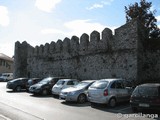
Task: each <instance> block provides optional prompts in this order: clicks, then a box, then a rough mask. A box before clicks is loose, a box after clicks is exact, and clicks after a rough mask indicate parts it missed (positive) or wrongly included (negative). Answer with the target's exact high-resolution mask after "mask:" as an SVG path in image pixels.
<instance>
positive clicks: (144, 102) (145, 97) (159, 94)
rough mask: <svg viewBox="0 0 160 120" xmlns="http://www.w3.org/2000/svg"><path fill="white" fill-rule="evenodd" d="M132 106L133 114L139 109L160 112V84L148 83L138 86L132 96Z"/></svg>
mask: <svg viewBox="0 0 160 120" xmlns="http://www.w3.org/2000/svg"><path fill="white" fill-rule="evenodd" d="M130 104H131V108H132V110H133V112H137V111H138V110H139V109H153V110H160V84H159V83H146V84H142V85H139V86H137V87H136V88H135V90H134V91H133V93H132V95H131V98H130Z"/></svg>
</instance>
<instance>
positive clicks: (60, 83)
mask: <svg viewBox="0 0 160 120" xmlns="http://www.w3.org/2000/svg"><path fill="white" fill-rule="evenodd" d="M64 83H65V81H62V80H60V81H58V82H57V85H63V84H64Z"/></svg>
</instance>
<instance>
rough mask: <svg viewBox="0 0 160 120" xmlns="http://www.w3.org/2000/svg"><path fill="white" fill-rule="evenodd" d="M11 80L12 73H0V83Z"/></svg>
mask: <svg viewBox="0 0 160 120" xmlns="http://www.w3.org/2000/svg"><path fill="white" fill-rule="evenodd" d="M12 79H13V73H2V75H1V76H0V81H4V82H6V81H9V80H12Z"/></svg>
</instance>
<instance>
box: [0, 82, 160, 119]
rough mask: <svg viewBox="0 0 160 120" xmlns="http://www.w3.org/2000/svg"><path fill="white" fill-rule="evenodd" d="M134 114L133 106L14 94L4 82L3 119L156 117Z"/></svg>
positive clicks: (0, 109)
mask: <svg viewBox="0 0 160 120" xmlns="http://www.w3.org/2000/svg"><path fill="white" fill-rule="evenodd" d="M147 115H148V114H142V113H138V114H134V113H132V111H131V108H130V106H129V103H123V104H119V105H118V106H117V107H115V108H109V107H107V106H104V105H97V106H96V107H94V108H92V107H91V106H90V103H89V102H87V103H85V104H77V103H73V102H70V103H66V102H64V101H63V100H59V99H58V98H53V97H52V96H51V95H50V96H45V97H42V96H33V95H32V94H29V93H27V92H25V91H22V92H13V91H12V90H9V89H6V83H5V82H0V120H151V119H152V118H153V117H155V119H156V120H157V119H159V118H157V116H156V115H152V114H150V116H147Z"/></svg>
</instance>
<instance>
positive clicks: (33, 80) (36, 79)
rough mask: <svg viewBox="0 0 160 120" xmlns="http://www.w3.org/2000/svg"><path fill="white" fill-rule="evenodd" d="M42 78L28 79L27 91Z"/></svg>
mask: <svg viewBox="0 0 160 120" xmlns="http://www.w3.org/2000/svg"><path fill="white" fill-rule="evenodd" d="M41 80H42V78H30V79H29V80H28V81H27V84H26V89H27V91H29V87H30V86H32V85H34V84H36V83H38V82H40V81H41Z"/></svg>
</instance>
